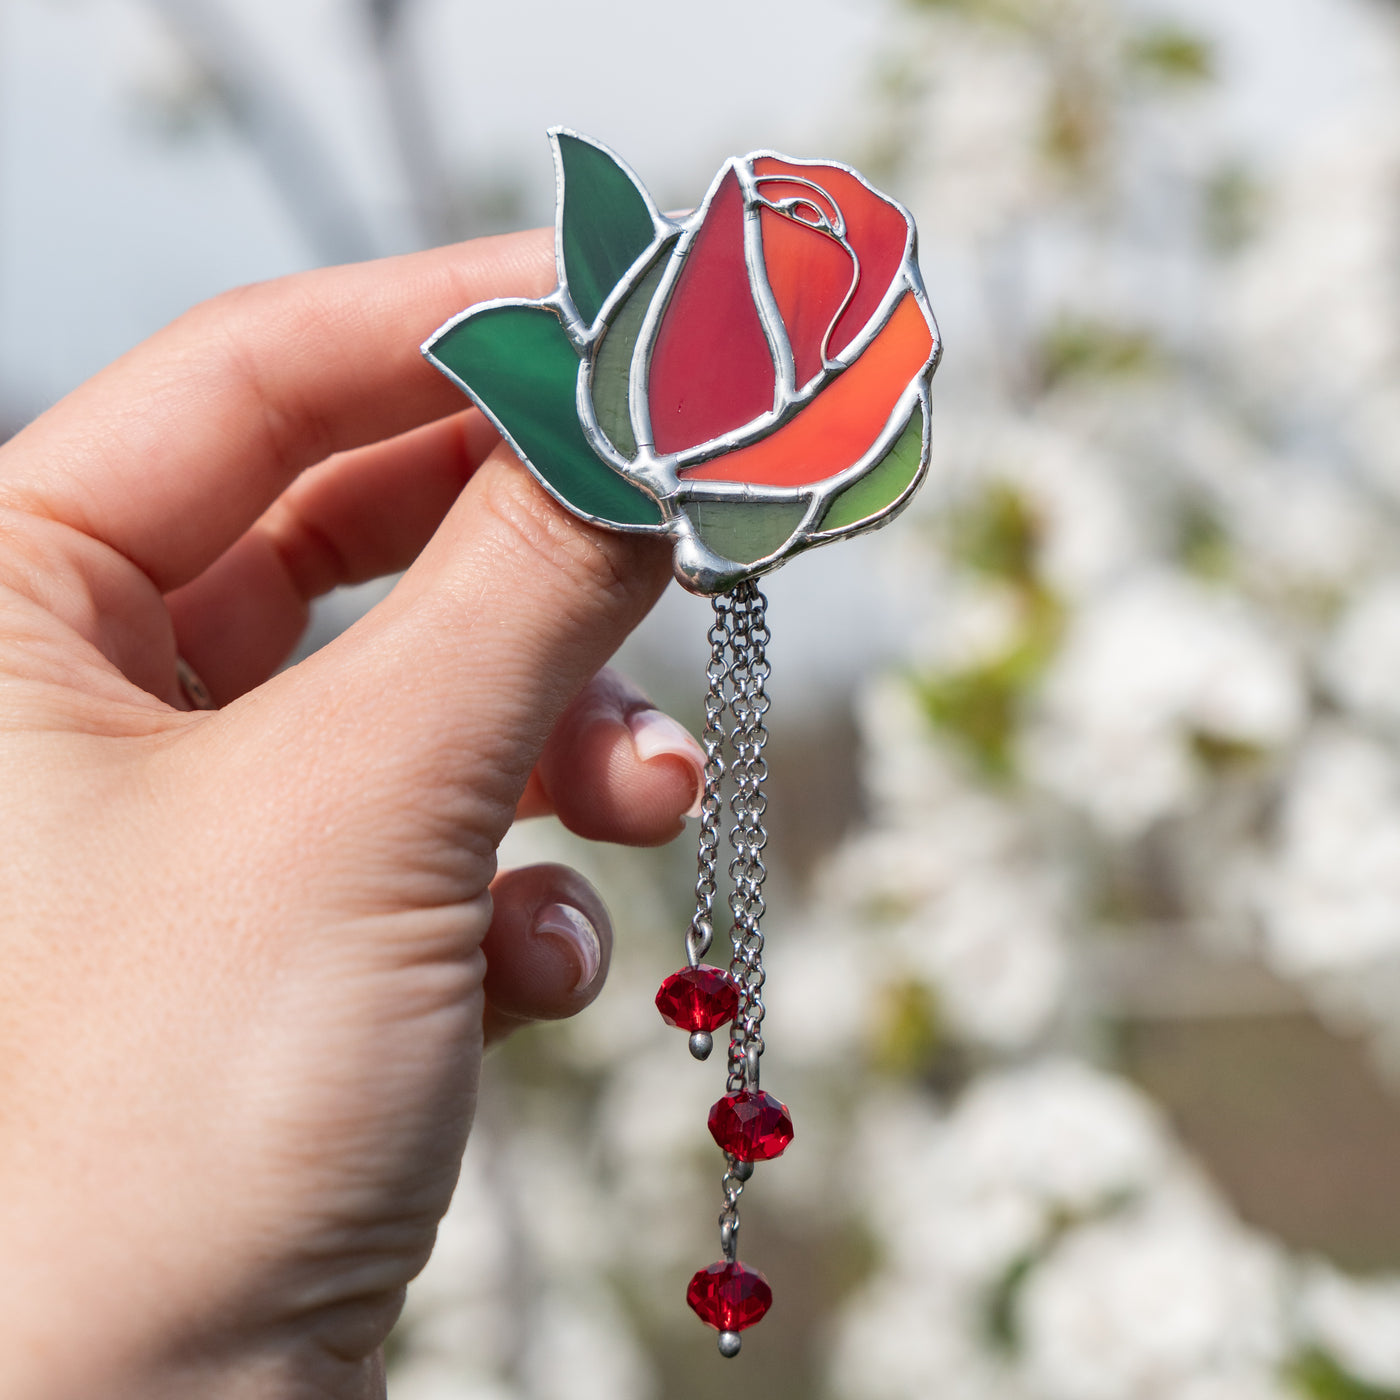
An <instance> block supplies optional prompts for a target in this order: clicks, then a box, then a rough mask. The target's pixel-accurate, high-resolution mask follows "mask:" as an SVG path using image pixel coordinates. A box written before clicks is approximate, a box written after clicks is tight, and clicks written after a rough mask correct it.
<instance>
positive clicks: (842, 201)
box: [754, 156, 909, 355]
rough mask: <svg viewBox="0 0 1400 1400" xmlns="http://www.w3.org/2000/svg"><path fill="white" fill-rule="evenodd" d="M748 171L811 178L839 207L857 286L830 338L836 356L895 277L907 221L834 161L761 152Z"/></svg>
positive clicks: (768, 193) (769, 194)
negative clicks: (856, 266)
mask: <svg viewBox="0 0 1400 1400" xmlns="http://www.w3.org/2000/svg"><path fill="white" fill-rule="evenodd" d="M754 174H755V175H756V176H758V177H759V179H760V180H765V181H766V177H769V176H782V175H797V176H801V177H802V178H803V179H806V180H812V181H814V182H815V183H816V184H818V185H820V186H821V187H822V189H824V190H825V191H826V192H827V193H828V194H829V195H830V196H831V198H832V199H834V200H835V201H836V203H837V204H838V205H840V207H841V214H842V217H843V218H844V219H845V221H846V240H847V242H849V243H850V245H851V247H852V248H854V249H855V254H856V257H857V258H858V259H859V260H860V285H859V286H858V287H857V288H856V294H855V296H854V297H852V298H851V304H850V305H849V306H848V307H847V308H846V310H845V312H844V313H843V314H842V316H841V319H840V321H839V322H838V323H837V326H836V330H835V331H834V332H833V334H832V337H831V344H830V353H831V354H832V355H839V354H840V353H841V352H842V351H843V350H844V349H845V348H846V347H847V346H848V345H849V344H850V343H851V342H852V341H853V340H854V339H855V338H856V337H857V336H858V335H859V334H860V333H861V331H863V330H864V329H865V327H866V325H867V324H868V323H869V321H870V318H871V317H872V316H873V315H874V314H875V313H876V311H878V310H879V308H880V303H881V302H882V301H883V300H884V297H885V293H886V292H887V291H889V289H890V284H891V283H892V282H893V281H894V279H895V277H896V276H898V274H899V265H900V263H902V262H903V261H904V253H905V249H906V247H907V245H908V241H909V222H908V220H907V219H906V218H905V217H904V215H903V214H902V213H901V212H900V211H899V210H898V209H897V208H896V207H895V206H894V205H893V204H891V203H890V202H889V200H887V199H885V198H883V197H882V196H880V195H878V194H876V193H875V191H874V190H872V189H870V187H869V186H868V185H865V184H863V183H862V182H861V181H860V180H858V179H857V178H856V177H855V176H854V175H852V174H851V173H850V172H849V171H845V170H838V169H836V167H835V166H831V165H790V164H788V162H787V161H782V160H776V159H774V158H773V157H772V156H763V157H761V158H760V159H758V160H756V161H754ZM761 188H762V190H763V193H764V196H765V198H769V199H771V198H773V191H774V190H775V189H776V188H777V187H776V186H771V185H769V184H767V183H766V182H765V183H764V184H763V185H762V186H761ZM797 192H798V191H797V190H796V189H794V190H793V193H794V194H796V193H797Z"/></svg>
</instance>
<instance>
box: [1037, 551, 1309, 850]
mask: <svg viewBox="0 0 1400 1400" xmlns="http://www.w3.org/2000/svg"><path fill="white" fill-rule="evenodd" d="M1303 702H1304V695H1303V689H1302V682H1301V678H1300V676H1299V674H1298V670H1297V667H1296V665H1295V664H1294V662H1293V660H1292V658H1291V657H1290V655H1289V654H1288V652H1287V650H1286V649H1285V648H1284V647H1283V646H1282V645H1281V644H1280V643H1279V641H1278V640H1277V639H1275V638H1274V637H1272V636H1271V635H1270V633H1269V631H1268V630H1267V628H1266V627H1265V626H1264V625H1263V624H1262V623H1261V622H1260V620H1259V619H1258V618H1256V617H1253V616H1251V614H1250V612H1249V610H1248V608H1247V607H1245V606H1244V605H1243V604H1242V603H1241V601H1240V600H1239V599H1238V598H1235V597H1233V596H1231V595H1229V594H1222V593H1218V592H1214V591H1211V590H1209V589H1206V588H1204V587H1202V586H1201V585H1199V584H1196V583H1193V582H1192V581H1190V580H1189V579H1186V578H1184V577H1179V576H1173V575H1170V574H1166V573H1155V572H1154V573H1143V574H1140V575H1139V576H1137V577H1135V578H1133V579H1132V580H1130V581H1124V582H1123V583H1122V584H1121V585H1120V586H1118V587H1116V588H1112V589H1109V590H1106V591H1105V592H1104V593H1103V594H1102V595H1101V596H1099V597H1098V598H1096V599H1095V600H1094V601H1092V602H1090V603H1089V604H1088V605H1087V606H1086V607H1085V608H1084V609H1083V611H1082V612H1081V614H1080V615H1079V617H1078V618H1077V619H1076V620H1075V623H1074V624H1073V627H1072V629H1071V632H1070V635H1069V637H1068V638H1067V640H1066V643H1065V646H1064V650H1063V652H1062V654H1061V656H1060V657H1059V659H1058V660H1057V661H1056V663H1055V665H1054V667H1053V668H1052V671H1051V673H1050V675H1049V677H1048V678H1047V680H1046V683H1045V689H1044V694H1043V697H1042V702H1041V708H1040V712H1039V714H1038V716H1037V721H1036V723H1035V725H1034V726H1033V727H1032V728H1031V729H1030V731H1029V733H1028V734H1027V738H1026V747H1025V759H1026V763H1027V766H1028V768H1029V769H1030V771H1031V772H1032V774H1033V775H1034V776H1035V777H1036V778H1037V779H1038V780H1039V781H1040V782H1042V783H1044V785H1045V786H1046V787H1047V788H1048V789H1049V790H1051V791H1052V792H1055V793H1057V794H1058V795H1059V796H1060V797H1061V798H1062V799H1063V800H1064V801H1066V802H1068V803H1070V804H1071V805H1074V806H1078V807H1080V808H1082V809H1083V810H1084V811H1085V812H1086V813H1087V814H1088V815H1089V816H1090V817H1091V818H1092V819H1093V820H1094V821H1095V822H1096V823H1097V824H1098V825H1100V826H1101V827H1102V828H1103V829H1104V830H1105V832H1106V833H1107V834H1109V835H1111V836H1117V837H1128V836H1132V835H1134V834H1136V833H1138V832H1140V831H1142V830H1144V829H1145V828H1146V827H1147V826H1148V825H1149V824H1150V823H1152V822H1153V821H1156V820H1158V819H1159V818H1161V817H1164V816H1167V815H1169V814H1172V813H1175V812H1178V811H1181V810H1182V809H1184V808H1185V807H1186V806H1187V805H1188V804H1189V803H1190V801H1191V800H1192V799H1193V798H1194V797H1195V795H1196V793H1197V791H1198V785H1199V778H1200V773H1199V770H1198V766H1197V763H1196V760H1195V758H1194V755H1193V749H1192V745H1193V740H1195V739H1197V738H1200V737H1204V738H1206V739H1209V740H1215V741H1223V742H1225V743H1229V744H1235V745H1239V746H1241V747H1245V748H1251V749H1253V748H1257V749H1271V748H1276V747H1278V746H1280V745H1282V744H1285V743H1287V742H1288V741H1289V740H1291V739H1292V738H1293V737H1294V736H1295V735H1296V733H1297V732H1298V730H1299V728H1300V726H1301V724H1302V722H1303V717H1304V703H1303Z"/></svg>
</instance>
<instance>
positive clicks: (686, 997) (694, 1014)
mask: <svg viewBox="0 0 1400 1400" xmlns="http://www.w3.org/2000/svg"><path fill="white" fill-rule="evenodd" d="M656 1009H657V1010H658V1011H659V1012H660V1013H661V1019H662V1020H663V1021H665V1022H666V1024H667V1025H668V1026H679V1027H680V1029H681V1030H683V1031H690V1032H691V1033H692V1034H693V1033H694V1032H695V1031H712V1030H714V1029H715V1027H716V1026H722V1025H724V1023H725V1022H726V1021H732V1020H733V1019H734V1018H735V1016H737V1015H738V1014H739V989H738V987H736V986H735V985H734V979H733V978H732V977H730V975H729V974H728V973H727V972H725V971H723V970H722V969H721V968H718V967H710V966H709V965H708V964H706V963H701V964H700V966H699V967H683V968H681V970H680V971H679V972H676V973H672V975H671V976H670V977H668V978H667V979H666V980H665V981H664V982H663V983H662V984H661V990H660V991H659V992H657V994H656Z"/></svg>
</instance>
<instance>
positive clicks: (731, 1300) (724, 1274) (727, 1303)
mask: <svg viewBox="0 0 1400 1400" xmlns="http://www.w3.org/2000/svg"><path fill="white" fill-rule="evenodd" d="M685 1301H686V1302H687V1303H689V1304H690V1306H691V1307H692V1308H693V1309H694V1311H695V1315H696V1316H697V1317H698V1318H699V1319H700V1321H701V1322H706V1323H708V1324H709V1325H710V1326H711V1327H715V1328H718V1329H719V1330H720V1331H721V1332H742V1331H743V1330H744V1328H745V1327H752V1326H753V1325H754V1323H755V1322H759V1321H761V1320H762V1318H763V1314H764V1313H766V1312H767V1311H768V1309H769V1308H770V1307H772V1305H773V1290H772V1289H771V1288H769V1286H768V1280H767V1279H766V1278H764V1277H763V1275H762V1274H761V1273H759V1272H758V1270H757V1269H751V1268H749V1267H748V1265H747V1264H727V1263H725V1262H724V1261H723V1260H720V1262H719V1263H717V1264H711V1265H710V1267H709V1268H708V1269H701V1270H700V1272H699V1273H697V1274H696V1275H695V1277H694V1278H692V1279H691V1280H690V1287H689V1288H687V1289H686V1290H685Z"/></svg>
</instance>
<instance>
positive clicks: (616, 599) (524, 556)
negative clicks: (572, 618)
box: [482, 459, 652, 613]
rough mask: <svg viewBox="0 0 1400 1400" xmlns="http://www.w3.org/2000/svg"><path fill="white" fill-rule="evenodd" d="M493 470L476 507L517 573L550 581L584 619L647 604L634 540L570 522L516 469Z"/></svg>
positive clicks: (647, 588) (500, 465)
mask: <svg viewBox="0 0 1400 1400" xmlns="http://www.w3.org/2000/svg"><path fill="white" fill-rule="evenodd" d="M493 465H495V467H496V468H497V469H496V470H494V471H492V472H491V473H490V476H489V479H488V480H487V481H485V482H484V483H483V484H484V486H485V491H484V493H483V494H484V500H483V502H482V504H483V505H484V506H485V508H486V509H487V510H488V511H490V513H491V515H492V517H493V519H494V522H495V524H496V525H497V527H498V529H497V530H496V531H494V532H493V533H494V534H496V535H498V536H499V537H500V543H501V544H502V546H503V548H505V549H508V550H511V551H512V552H514V553H515V554H516V555H517V557H518V559H519V562H520V565H521V567H522V568H523V569H526V570H529V571H532V572H537V573H538V572H540V571H543V572H545V573H546V574H548V575H551V576H553V577H556V578H557V579H558V580H559V582H560V583H562V584H564V585H565V587H566V588H567V589H568V590H569V592H570V593H571V594H572V595H573V596H574V597H575V598H576V599H577V602H578V605H579V606H580V608H581V610H583V611H587V612H590V613H591V612H594V611H596V610H597V609H599V608H603V609H606V610H609V611H617V610H623V611H627V612H630V611H632V610H633V609H635V608H637V607H644V606H645V605H646V603H648V602H649V601H650V596H651V591H652V589H651V585H650V580H651V577H652V571H651V570H650V569H648V568H646V567H645V566H644V563H643V561H642V560H641V559H640V558H639V557H638V551H637V545H638V542H637V541H636V540H633V539H629V538H627V537H625V536H622V535H615V534H610V533H608V532H606V531H604V530H602V529H600V528H598V527H597V526H594V525H589V524H587V523H585V522H583V521H580V520H576V519H574V517H573V516H571V515H570V514H569V513H568V512H567V511H566V510H565V509H564V507H563V506H561V505H559V504H558V503H557V502H556V501H555V500H554V499H553V498H552V497H550V496H549V494H548V493H547V492H546V491H544V490H543V489H542V488H541V487H540V486H539V485H537V484H536V482H535V481H534V480H533V479H532V478H531V477H530V475H529V473H528V472H527V471H526V469H525V468H524V467H523V466H521V465H520V464H519V463H517V462H514V461H511V462H509V463H507V462H503V461H500V460H499V459H498V461H497V462H496V463H495V464H493Z"/></svg>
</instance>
